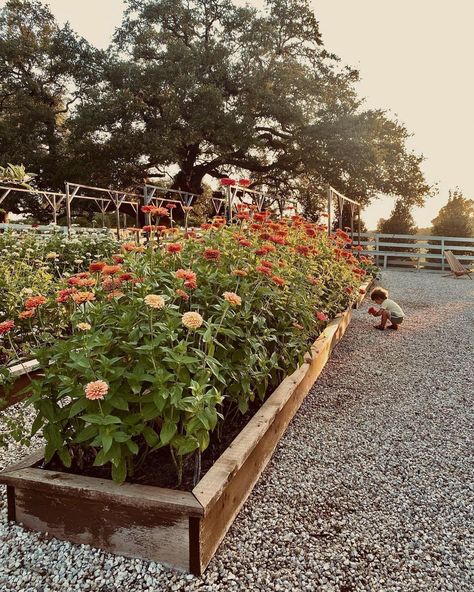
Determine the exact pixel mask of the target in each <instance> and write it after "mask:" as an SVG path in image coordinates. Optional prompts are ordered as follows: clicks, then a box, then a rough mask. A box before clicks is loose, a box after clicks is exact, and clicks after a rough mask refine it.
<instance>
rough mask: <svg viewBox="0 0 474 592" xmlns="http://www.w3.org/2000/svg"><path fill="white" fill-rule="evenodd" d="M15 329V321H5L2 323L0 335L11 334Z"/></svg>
mask: <svg viewBox="0 0 474 592" xmlns="http://www.w3.org/2000/svg"><path fill="white" fill-rule="evenodd" d="M14 327H15V323H14V322H13V321H4V322H3V323H0V335H5V333H9V332H10V331H11V330H12V329H13V328H14Z"/></svg>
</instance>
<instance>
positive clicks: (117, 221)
mask: <svg viewBox="0 0 474 592" xmlns="http://www.w3.org/2000/svg"><path fill="white" fill-rule="evenodd" d="M114 195H115V200H114V201H115V226H116V230H117V240H120V202H119V196H118V193H115V194H114Z"/></svg>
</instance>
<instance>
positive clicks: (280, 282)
mask: <svg viewBox="0 0 474 592" xmlns="http://www.w3.org/2000/svg"><path fill="white" fill-rule="evenodd" d="M270 279H271V280H272V282H273V283H274V284H276V285H277V286H284V285H285V280H284V279H283V278H281V277H280V276H279V275H272V277H271V278H270Z"/></svg>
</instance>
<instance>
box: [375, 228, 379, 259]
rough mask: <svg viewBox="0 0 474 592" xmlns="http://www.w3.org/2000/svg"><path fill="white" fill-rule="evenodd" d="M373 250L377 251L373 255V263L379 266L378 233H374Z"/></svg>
mask: <svg viewBox="0 0 474 592" xmlns="http://www.w3.org/2000/svg"><path fill="white" fill-rule="evenodd" d="M375 252H376V253H377V254H376V255H375V265H377V267H380V260H379V235H378V234H376V235H375Z"/></svg>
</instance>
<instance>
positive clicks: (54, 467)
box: [35, 400, 263, 491]
mask: <svg viewBox="0 0 474 592" xmlns="http://www.w3.org/2000/svg"><path fill="white" fill-rule="evenodd" d="M262 404H263V401H259V400H258V401H254V402H253V403H251V406H250V408H249V410H248V411H247V413H246V414H245V415H241V414H240V413H238V414H237V415H236V416H235V419H234V420H233V421H226V422H224V425H223V429H222V436H221V439H220V440H219V439H218V438H217V434H216V432H214V433H213V434H212V435H211V441H210V444H209V446H208V447H207V448H206V450H205V451H204V452H203V453H202V457H201V474H200V477H203V476H204V475H205V474H206V473H207V471H208V470H209V469H210V468H211V467H212V465H213V464H214V463H215V462H216V460H217V459H218V458H219V456H220V455H221V454H222V453H223V452H224V450H225V449H226V448H227V447H228V446H229V444H230V443H231V442H232V440H234V438H235V437H236V436H237V435H238V433H239V432H240V431H241V430H242V429H243V428H244V427H245V426H246V425H247V423H248V422H249V421H250V420H251V419H252V417H253V416H254V415H255V413H256V412H257V411H258V409H259V408H260V407H261V406H262ZM195 461H196V456H195V455H190V456H189V458H187V460H186V462H185V463H184V467H183V479H182V482H181V484H179V485H178V483H177V477H176V468H175V465H174V463H173V459H172V458H171V454H170V451H169V447H164V448H160V449H158V450H156V451H155V452H152V453H150V454H149V455H148V456H147V458H146V460H145V462H144V463H143V464H142V466H141V467H139V468H136V469H135V473H134V475H133V476H132V477H127V483H139V484H141V485H154V486H155V487H166V488H170V489H180V490H182V491H191V490H192V489H193V487H194V485H193V479H194V471H195ZM93 462H94V456H93V455H92V454H90V455H89V457H87V456H86V455H84V457H83V463H82V468H81V467H79V465H78V463H77V461H73V464H72V466H71V467H70V468H66V467H64V465H63V464H62V462H61V461H60V459H59V458H58V457H57V456H55V457H53V459H52V460H51V461H50V462H49V463H48V464H47V465H45V464H44V461H40V462H39V463H38V464H37V465H35V466H36V467H38V468H44V469H47V470H49V471H58V472H63V473H73V474H75V475H84V476H87V477H97V478H100V479H112V476H111V469H110V465H108V464H107V465H104V466H102V467H94V466H92V464H93Z"/></svg>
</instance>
